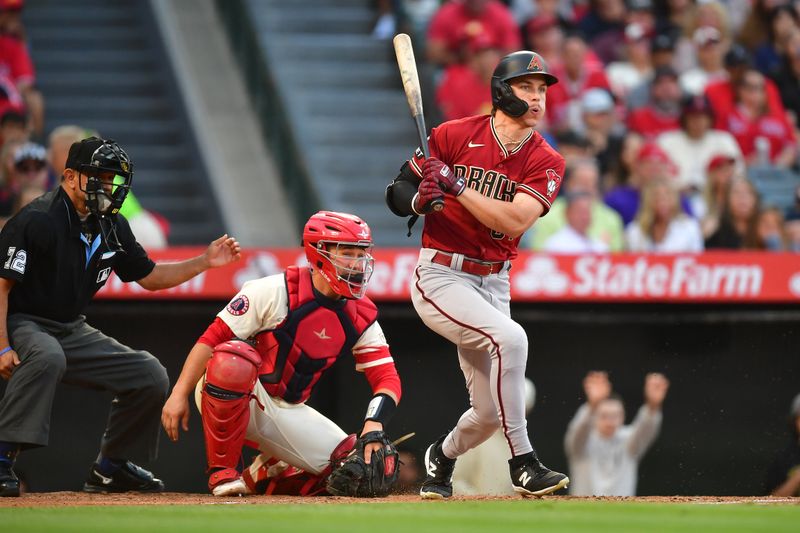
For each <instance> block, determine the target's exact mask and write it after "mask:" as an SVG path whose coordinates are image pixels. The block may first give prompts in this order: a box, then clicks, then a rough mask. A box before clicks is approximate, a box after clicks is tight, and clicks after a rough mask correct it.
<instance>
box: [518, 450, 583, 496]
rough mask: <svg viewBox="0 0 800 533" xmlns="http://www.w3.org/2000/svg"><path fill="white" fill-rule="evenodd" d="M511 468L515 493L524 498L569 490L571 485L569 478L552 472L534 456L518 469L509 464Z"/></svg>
mask: <svg viewBox="0 0 800 533" xmlns="http://www.w3.org/2000/svg"><path fill="white" fill-rule="evenodd" d="M509 463H511V461H509ZM509 467H510V469H511V484H512V485H513V486H514V491H515V492H518V493H519V494H521V495H523V496H544V495H545V494H550V493H553V492H555V491H557V490H561V489H564V488H567V486H568V485H569V478H568V477H567V476H565V475H564V474H562V473H560V472H554V471H552V470H550V469H549V468H547V467H546V466H544V465H543V464H542V463H540V462H539V459H537V458H536V455H534V454H531V457H530V458H529V459H528V460H526V461H525V462H524V463H523V464H521V465H519V466H517V467H512V466H511V465H510V464H509Z"/></svg>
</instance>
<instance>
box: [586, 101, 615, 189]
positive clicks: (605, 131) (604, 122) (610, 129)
mask: <svg viewBox="0 0 800 533" xmlns="http://www.w3.org/2000/svg"><path fill="white" fill-rule="evenodd" d="M581 111H582V116H581V119H582V124H581V126H582V132H583V135H584V136H585V137H586V140H587V141H588V142H589V152H590V154H591V155H592V156H593V157H595V158H596V159H597V162H598V164H599V166H600V173H601V174H606V173H607V172H608V171H609V169H610V168H611V167H612V166H613V165H614V159H615V158H618V157H619V152H620V150H621V149H622V142H623V139H624V138H625V127H624V126H623V125H622V124H621V123H620V122H619V121H618V120H617V108H616V107H615V106H614V99H613V98H612V97H611V95H610V94H609V92H608V91H606V90H605V89H589V90H588V91H586V92H585V93H584V94H583V97H581Z"/></svg>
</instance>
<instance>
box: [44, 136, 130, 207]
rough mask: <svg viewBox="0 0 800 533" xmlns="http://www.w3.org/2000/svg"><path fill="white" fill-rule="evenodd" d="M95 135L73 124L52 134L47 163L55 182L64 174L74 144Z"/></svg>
mask: <svg viewBox="0 0 800 533" xmlns="http://www.w3.org/2000/svg"><path fill="white" fill-rule="evenodd" d="M95 133H96V132H92V131H87V130H85V129H84V128H81V127H80V126H75V125H71V124H69V125H64V126H59V127H57V128H55V129H53V131H51V132H50V136H49V137H48V139H47V161H48V163H49V166H50V173H51V175H52V177H53V180H54V181H57V180H60V179H61V175H62V174H63V173H64V165H65V164H66V163H67V154H68V153H69V147H70V146H72V143H74V142H76V140H81V139H85V138H86V137H91V136H92V135H94V134H95ZM123 205H124V204H123Z"/></svg>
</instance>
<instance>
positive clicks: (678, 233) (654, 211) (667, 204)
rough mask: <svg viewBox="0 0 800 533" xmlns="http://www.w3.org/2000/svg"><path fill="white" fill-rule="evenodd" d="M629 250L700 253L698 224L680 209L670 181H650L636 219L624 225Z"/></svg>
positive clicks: (701, 249)
mask: <svg viewBox="0 0 800 533" xmlns="http://www.w3.org/2000/svg"><path fill="white" fill-rule="evenodd" d="M625 244H626V247H627V249H628V251H631V252H656V253H679V252H702V251H703V235H702V233H701V231H700V224H699V223H698V222H697V220H695V219H694V218H692V217H690V216H688V215H687V214H686V213H684V212H683V211H682V210H681V206H680V197H679V195H678V191H677V189H676V188H675V186H674V184H673V183H672V182H671V181H667V180H665V179H659V180H655V181H651V182H650V183H648V184H647V186H645V188H644V190H643V192H642V202H641V205H640V206H639V211H638V213H637V214H636V219H635V220H634V221H633V222H631V223H630V224H628V226H627V227H626V228H625Z"/></svg>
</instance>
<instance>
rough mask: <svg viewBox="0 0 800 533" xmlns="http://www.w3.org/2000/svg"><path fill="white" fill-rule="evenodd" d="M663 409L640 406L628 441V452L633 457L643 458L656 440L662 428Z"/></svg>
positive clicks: (631, 426)
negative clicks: (654, 409)
mask: <svg viewBox="0 0 800 533" xmlns="http://www.w3.org/2000/svg"><path fill="white" fill-rule="evenodd" d="M662 418H663V417H662V415H661V409H659V410H657V411H653V410H652V409H650V408H649V407H647V406H646V405H643V406H641V407H640V408H639V412H638V413H637V414H636V418H635V419H634V420H633V423H632V424H631V425H630V428H631V430H632V431H631V434H630V440H629V441H628V453H629V454H630V455H631V457H634V458H636V459H637V460H638V459H641V457H642V456H643V455H644V454H645V452H646V451H647V449H648V448H649V447H650V446H651V445H652V444H653V441H655V440H656V437H657V436H658V432H659V431H660V430H661V419H662Z"/></svg>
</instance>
